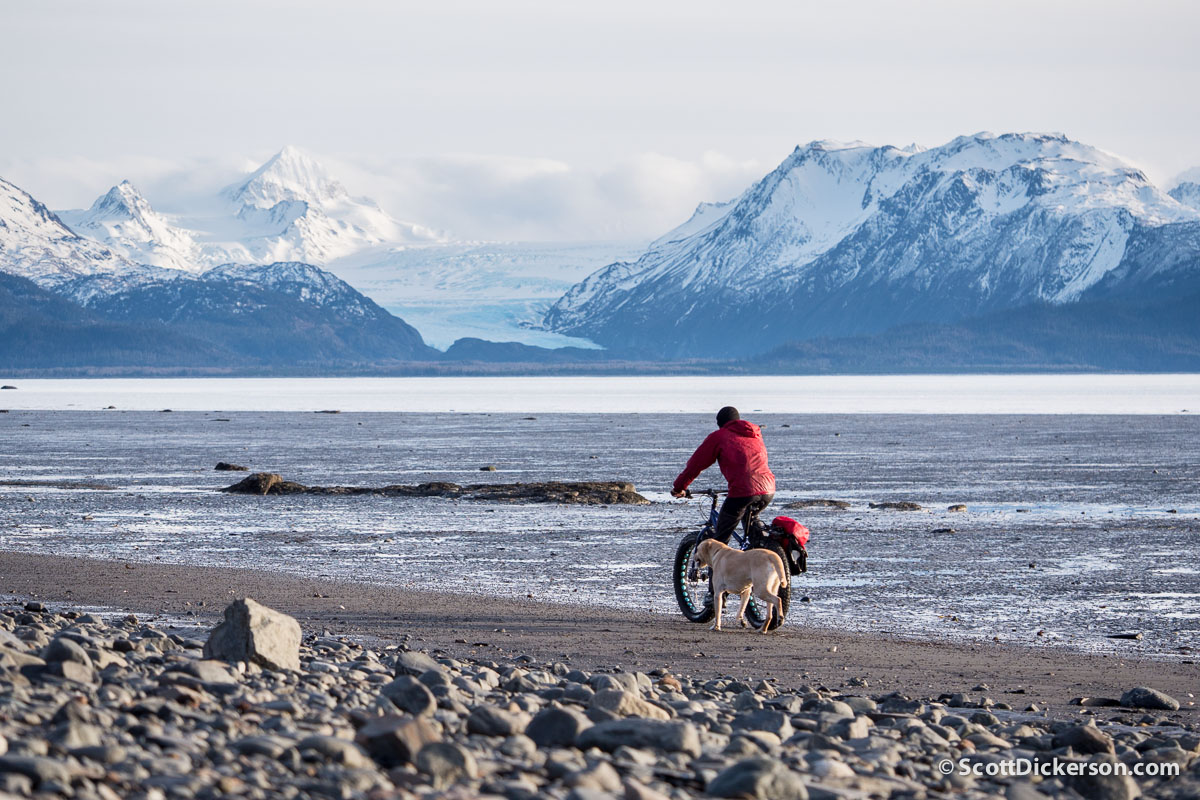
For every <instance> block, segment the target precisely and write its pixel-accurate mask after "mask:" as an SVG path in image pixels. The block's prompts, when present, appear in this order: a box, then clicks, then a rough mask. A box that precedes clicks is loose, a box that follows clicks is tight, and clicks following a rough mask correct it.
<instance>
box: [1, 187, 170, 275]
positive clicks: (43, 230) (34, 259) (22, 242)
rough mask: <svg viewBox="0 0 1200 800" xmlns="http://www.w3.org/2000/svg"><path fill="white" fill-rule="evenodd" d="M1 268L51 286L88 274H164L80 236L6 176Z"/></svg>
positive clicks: (2, 197)
mask: <svg viewBox="0 0 1200 800" xmlns="http://www.w3.org/2000/svg"><path fill="white" fill-rule="evenodd" d="M0 270H3V271H5V272H9V273H12V274H15V275H20V276H22V277H25V278H29V279H31V280H33V281H35V282H37V283H38V284H40V285H42V286H46V287H53V286H55V285H58V284H60V283H62V282H65V281H69V280H72V279H75V278H78V277H80V276H85V275H96V274H104V275H121V276H127V277H129V278H131V279H134V278H137V277H139V276H147V275H156V274H158V272H159V270H157V269H156V268H154V267H148V266H144V265H141V264H137V263H135V262H132V261H130V260H129V259H127V258H125V257H124V256H122V255H121V254H119V253H116V252H114V251H113V250H112V249H111V248H108V247H105V246H104V245H102V244H100V243H98V242H96V241H94V240H92V239H88V238H85V237H82V236H80V235H78V234H77V233H75V232H74V231H72V230H71V229H70V228H68V227H67V226H66V225H65V224H64V223H63V221H62V220H61V219H60V218H59V217H58V215H56V214H55V213H54V212H53V211H50V210H49V209H48V208H46V206H44V205H43V204H42V203H40V202H38V201H37V200H35V199H34V198H33V197H32V196H30V194H29V193H28V192H26V191H24V190H23V189H21V188H20V187H18V186H15V185H13V184H11V183H9V182H8V181H6V180H4V179H3V178H0Z"/></svg>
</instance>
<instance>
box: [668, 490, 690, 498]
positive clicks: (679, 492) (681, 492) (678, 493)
mask: <svg viewBox="0 0 1200 800" xmlns="http://www.w3.org/2000/svg"><path fill="white" fill-rule="evenodd" d="M686 496H687V489H682V490H680V489H672V490H671V497H686Z"/></svg>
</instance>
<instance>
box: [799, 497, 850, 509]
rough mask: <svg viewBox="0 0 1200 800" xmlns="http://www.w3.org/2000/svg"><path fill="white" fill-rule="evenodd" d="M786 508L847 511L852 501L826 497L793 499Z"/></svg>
mask: <svg viewBox="0 0 1200 800" xmlns="http://www.w3.org/2000/svg"><path fill="white" fill-rule="evenodd" d="M784 508H788V509H793V508H836V509H838V510H839V511H845V510H846V509H848V508H850V503H848V502H847V501H845V500H828V499H826V498H820V497H819V498H810V499H807V500H793V501H792V502H790V503H788V504H787V505H785V506H784Z"/></svg>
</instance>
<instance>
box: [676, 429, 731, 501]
mask: <svg viewBox="0 0 1200 800" xmlns="http://www.w3.org/2000/svg"><path fill="white" fill-rule="evenodd" d="M717 433H720V431H717V432H716V433H711V434H709V435H708V438H706V439H705V440H704V441H703V442H701V443H700V446H699V447H697V448H696V452H694V453H692V457H691V458H689V459H688V461H687V465H686V466H684V468H683V472H681V473H679V477H677V478H676V479H675V485H674V486H673V487H671V493H672V494H676V493H679V492H683V491H685V490H686V489H687V487H688V486H690V485H691V483H692V481H694V480H696V477H697V476H698V475H699V474H700V473H701V472H704V470H706V469H708V468H709V467H711V466H712V465H713V464H714V463H715V462H716V460H717Z"/></svg>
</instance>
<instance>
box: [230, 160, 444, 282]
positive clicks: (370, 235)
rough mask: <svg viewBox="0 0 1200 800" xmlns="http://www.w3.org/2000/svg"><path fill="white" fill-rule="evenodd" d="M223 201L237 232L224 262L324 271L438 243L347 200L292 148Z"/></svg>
mask: <svg viewBox="0 0 1200 800" xmlns="http://www.w3.org/2000/svg"><path fill="white" fill-rule="evenodd" d="M222 195H223V196H224V197H225V198H226V199H227V200H228V201H229V204H230V207H231V210H232V212H233V215H234V216H235V217H236V219H237V220H238V221H239V222H240V223H241V224H242V229H241V231H238V233H239V234H240V235H238V236H237V239H236V243H228V242H227V243H225V255H226V256H227V257H228V256H242V257H241V258H235V259H234V260H241V261H255V262H258V263H264V262H268V261H281V260H297V261H305V262H308V263H313V264H327V263H329V262H330V261H332V260H334V259H337V258H340V257H343V256H348V255H351V254H352V253H355V252H358V251H361V250H363V249H365V248H369V247H373V246H375V245H379V244H389V245H405V244H418V243H429V242H435V241H438V236H437V234H435V233H434V232H433V231H431V230H429V229H428V228H424V227H422V226H420V225H416V224H413V223H409V222H401V221H399V220H396V219H393V218H392V217H391V216H389V215H388V214H387V213H386V212H385V211H384V210H383V209H381V208H380V207H379V205H378V204H377V203H375V201H373V200H370V199H367V198H361V197H358V198H356V197H351V196H350V194H349V192H347V191H346V189H345V187H343V186H342V184H340V183H339V182H338V181H336V180H335V179H334V178H333V177H332V176H331V175H329V173H328V172H326V171H325V169H324V167H322V166H321V165H320V164H319V163H318V162H317V161H316V160H315V159H313V158H312V157H311V156H309V155H308V154H306V153H305V152H303V151H302V150H300V149H299V148H296V147H291V146H289V147H285V148H283V149H282V150H280V151H279V152H278V153H276V154H275V155H274V156H272V157H271V158H270V159H269V160H268V161H267V162H266V163H265V164H263V165H262V166H261V167H259V168H258V169H257V170H255V171H254V172H253V173H251V174H250V176H249V177H247V178H246V179H245V180H243V181H240V182H238V183H236V184H234V185H232V186H229V187H227V188H226V189H225V190H224V191H223V192H222ZM214 244H216V243H214ZM210 249H211V250H215V249H218V248H216V247H213V248H210Z"/></svg>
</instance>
